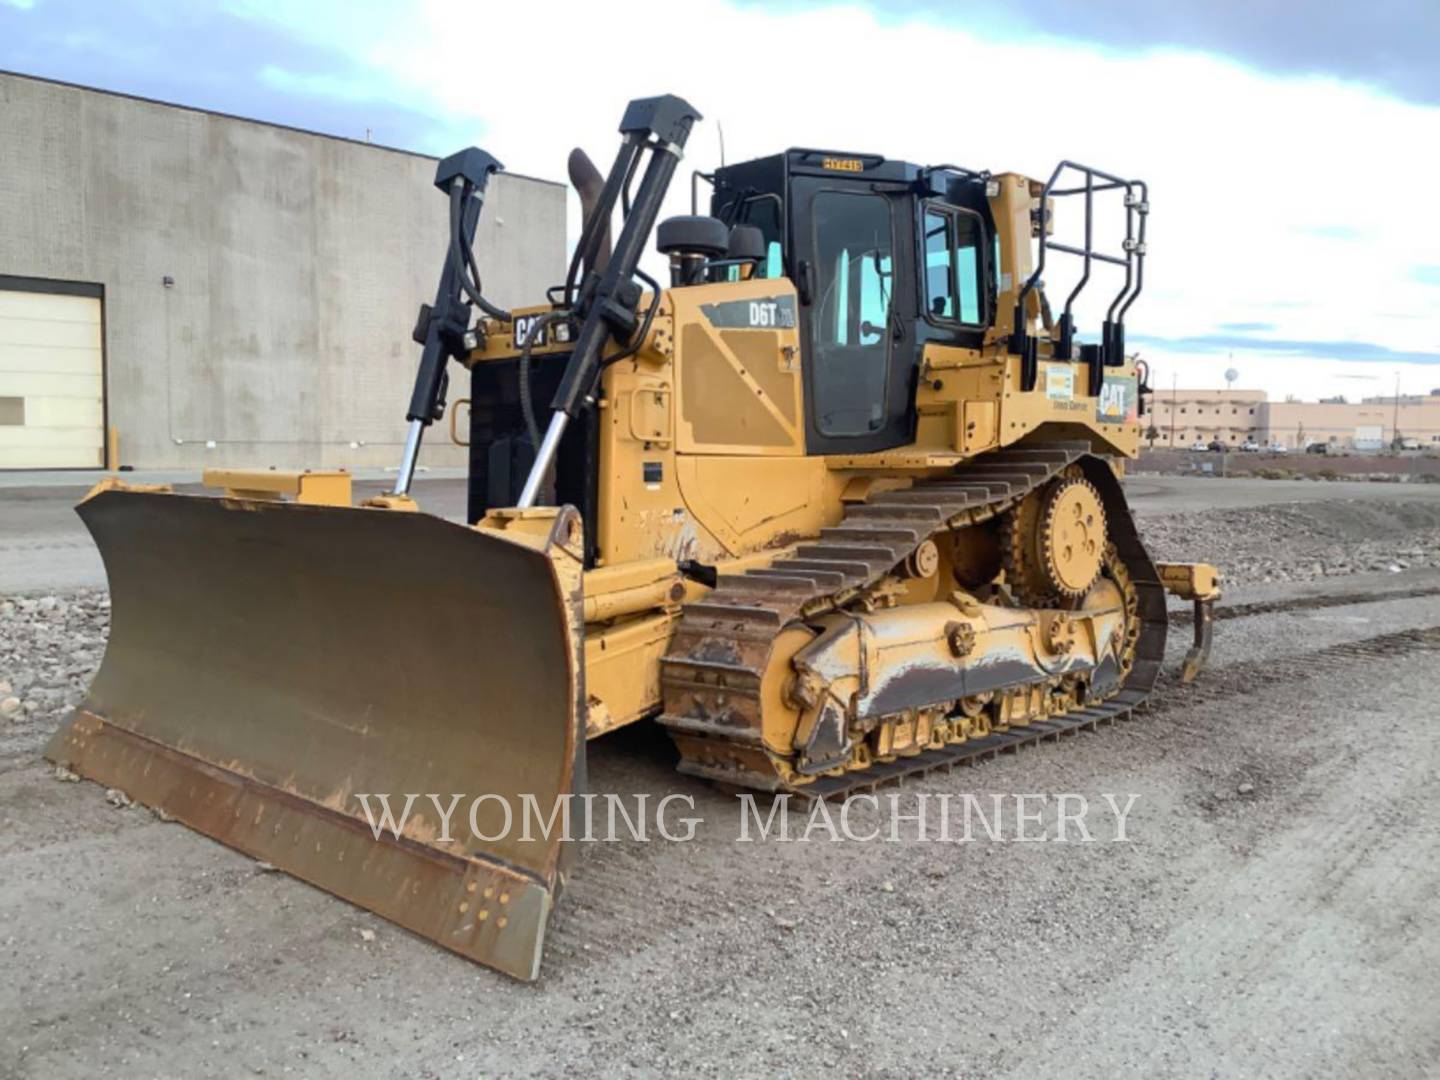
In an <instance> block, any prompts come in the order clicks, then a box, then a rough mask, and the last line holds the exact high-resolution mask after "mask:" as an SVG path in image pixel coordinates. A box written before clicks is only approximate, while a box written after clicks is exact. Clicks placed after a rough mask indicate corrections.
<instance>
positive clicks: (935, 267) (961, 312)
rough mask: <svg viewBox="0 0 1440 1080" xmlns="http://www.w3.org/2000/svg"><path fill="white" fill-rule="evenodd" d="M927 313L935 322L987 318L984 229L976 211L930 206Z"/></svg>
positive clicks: (926, 223)
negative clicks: (982, 248)
mask: <svg viewBox="0 0 1440 1080" xmlns="http://www.w3.org/2000/svg"><path fill="white" fill-rule="evenodd" d="M924 230H925V248H924V249H925V317H926V318H927V319H929V320H930V321H931V322H936V323H964V324H966V325H969V326H978V325H980V324H982V323H983V322H984V319H985V293H984V281H985V276H984V261H983V260H982V258H981V244H982V243H983V242H984V233H983V231H982V229H981V227H980V219H979V218H978V217H976V216H975V215H974V214H969V213H965V212H963V211H959V210H955V209H952V208H949V207H943V208H942V207H934V206H932V207H927V208H926V210H925V215H924Z"/></svg>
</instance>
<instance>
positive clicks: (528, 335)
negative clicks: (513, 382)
mask: <svg viewBox="0 0 1440 1080" xmlns="http://www.w3.org/2000/svg"><path fill="white" fill-rule="evenodd" d="M566 318H569V312H565V311H552V312H550V314H548V315H541V316H540V317H539V318H537V319H536V320H535V321H534V322H532V323H531V324H530V329H529V330H527V331H526V332H525V340H524V341H523V342H521V343H520V372H519V380H520V412H521V414H522V415H523V416H524V417H525V432H526V434H527V435H529V436H530V448H531V449H532V450H533V451H535V452H537V453H538V452H539V450H540V425H539V423H538V422H537V421H536V419H535V401H534V398H533V397H532V396H531V393H530V350H531V349H532V348H534V346H535V341H536V339H537V338H538V337H539V336H540V331H541V330H543V329H544V328H545V327H547V326H549V325H550V324H551V323H554V322H560V321H561V320H563V319H566Z"/></svg>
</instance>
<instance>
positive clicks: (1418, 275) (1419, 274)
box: [1410, 266, 1440, 285]
mask: <svg viewBox="0 0 1440 1080" xmlns="http://www.w3.org/2000/svg"><path fill="white" fill-rule="evenodd" d="M1410 280H1412V281H1418V282H1419V283H1420V284H1421V285H1440V266H1412V267H1411V268H1410Z"/></svg>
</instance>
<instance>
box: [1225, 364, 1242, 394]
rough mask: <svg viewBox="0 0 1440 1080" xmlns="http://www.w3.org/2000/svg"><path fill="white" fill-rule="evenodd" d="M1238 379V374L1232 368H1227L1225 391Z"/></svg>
mask: <svg viewBox="0 0 1440 1080" xmlns="http://www.w3.org/2000/svg"><path fill="white" fill-rule="evenodd" d="M1238 378H1240V372H1238V371H1236V370H1235V369H1234V368H1233V367H1232V368H1227V369H1226V370H1225V389H1226V390H1229V389H1230V387H1231V385H1233V384H1234V382H1235V380H1236V379H1238Z"/></svg>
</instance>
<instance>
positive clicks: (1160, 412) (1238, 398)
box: [1142, 389, 1265, 448]
mask: <svg viewBox="0 0 1440 1080" xmlns="http://www.w3.org/2000/svg"><path fill="white" fill-rule="evenodd" d="M1264 408H1265V391H1263V390H1174V391H1170V390H1159V389H1157V390H1156V391H1155V393H1154V395H1153V396H1151V398H1150V417H1149V426H1153V427H1154V428H1155V429H1156V430H1158V431H1159V436H1158V437H1157V438H1156V439H1155V445H1156V446H1166V447H1169V446H1174V447H1178V448H1184V447H1188V446H1190V445H1191V444H1192V443H1195V442H1204V443H1207V444H1208V443H1210V442H1212V441H1214V440H1217V439H1218V440H1219V441H1220V442H1222V443H1224V444H1225V445H1226V446H1239V445H1240V444H1241V443H1243V442H1244V441H1245V440H1246V439H1255V440H1257V441H1258V440H1260V439H1262V438H1263V437H1264V434H1265V432H1264V423H1265V421H1264V415H1263V411H1264ZM1142 434H1143V432H1142ZM1145 442H1146V444H1147V445H1148V444H1149V442H1150V440H1149V439H1148V438H1147V439H1146V440H1145Z"/></svg>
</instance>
